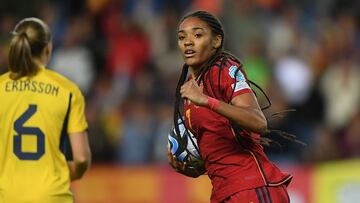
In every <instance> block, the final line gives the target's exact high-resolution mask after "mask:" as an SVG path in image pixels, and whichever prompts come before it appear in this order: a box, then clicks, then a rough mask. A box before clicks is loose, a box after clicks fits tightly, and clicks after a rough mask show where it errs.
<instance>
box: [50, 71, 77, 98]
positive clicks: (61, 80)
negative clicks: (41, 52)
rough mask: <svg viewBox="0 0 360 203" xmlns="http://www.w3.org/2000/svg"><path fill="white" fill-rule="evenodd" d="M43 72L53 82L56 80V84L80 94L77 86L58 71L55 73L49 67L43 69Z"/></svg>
mask: <svg viewBox="0 0 360 203" xmlns="http://www.w3.org/2000/svg"><path fill="white" fill-rule="evenodd" d="M44 73H45V75H46V76H47V77H49V78H50V79H52V80H53V81H54V82H56V83H57V84H58V85H60V86H62V87H63V88H65V89H67V90H69V91H70V92H72V93H76V94H81V91H80V89H79V87H78V86H77V85H76V84H75V83H74V82H73V81H71V80H70V79H68V78H67V77H65V76H63V75H61V74H60V73H57V72H55V71H53V70H49V69H46V70H44Z"/></svg>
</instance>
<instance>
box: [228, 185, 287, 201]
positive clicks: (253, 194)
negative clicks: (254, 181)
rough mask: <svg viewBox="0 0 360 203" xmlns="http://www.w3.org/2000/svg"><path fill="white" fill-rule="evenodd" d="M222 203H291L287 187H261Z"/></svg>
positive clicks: (238, 194) (234, 195) (237, 194)
mask: <svg viewBox="0 0 360 203" xmlns="http://www.w3.org/2000/svg"><path fill="white" fill-rule="evenodd" d="M221 203H290V198H289V195H288V193H287V190H286V185H284V184H282V185H279V186H276V187H259V188H255V189H250V190H244V191H240V192H237V193H235V194H233V195H231V196H230V197H228V198H226V199H225V200H224V201H222V202H221Z"/></svg>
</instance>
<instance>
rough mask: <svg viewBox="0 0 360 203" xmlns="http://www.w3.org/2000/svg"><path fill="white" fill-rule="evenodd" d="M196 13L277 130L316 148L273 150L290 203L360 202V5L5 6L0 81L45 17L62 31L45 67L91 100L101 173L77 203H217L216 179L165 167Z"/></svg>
mask: <svg viewBox="0 0 360 203" xmlns="http://www.w3.org/2000/svg"><path fill="white" fill-rule="evenodd" d="M197 9H203V10H208V11H210V12H212V13H214V14H216V15H217V16H218V17H219V19H220V20H221V21H222V23H223V25H224V28H225V33H226V36H225V47H226V49H227V50H229V51H231V52H232V53H234V54H235V55H236V56H238V57H239V58H240V59H241V60H242V62H243V64H244V68H245V70H246V72H247V74H248V77H249V79H250V80H252V81H254V82H255V83H257V84H258V85H260V86H261V87H262V88H263V89H264V90H265V92H266V93H267V94H268V96H269V98H270V100H271V102H272V106H271V108H270V109H268V110H266V111H265V114H266V115H267V117H268V119H269V127H270V128H272V129H280V130H284V131H286V132H289V133H292V134H295V135H297V136H298V138H299V139H300V140H302V141H303V142H305V143H307V146H302V145H299V144H296V143H295V144H294V143H291V142H288V141H287V140H284V139H281V138H279V137H278V136H277V135H276V134H274V135H273V134H271V135H270V136H271V137H272V138H273V139H274V140H276V141H277V142H278V143H279V144H280V145H273V146H271V147H267V148H266V149H265V150H266V152H267V154H268V155H269V157H270V158H271V159H272V160H273V161H274V162H276V163H277V164H279V166H280V168H281V169H282V170H284V171H289V172H291V173H292V174H293V175H294V180H293V183H292V185H291V186H290V188H289V189H290V196H291V199H292V202H295V203H308V202H313V203H332V202H341V203H343V202H352V203H353V202H360V161H359V160H360V159H359V157H360V52H359V51H360V1H357V0H317V1H312V0H302V1H296V0H293V1H290V0H251V1H249V0H76V1H72V0H32V1H28V0H2V1H1V2H0V73H4V72H6V71H7V52H8V43H9V38H10V34H9V32H10V31H11V30H12V29H13V27H14V25H15V24H16V22H17V21H19V20H20V19H22V18H24V17H30V16H35V17H39V18H41V19H43V20H44V21H45V22H47V23H48V24H49V26H50V27H51V30H52V32H53V43H54V50H53V57H52V60H51V62H50V63H49V64H48V67H49V68H50V69H53V70H55V71H57V72H59V73H61V74H63V75H65V76H66V77H68V78H69V79H71V80H72V81H74V82H75V83H77V84H78V85H79V87H80V88H81V90H82V92H83V94H84V95H85V97H86V104H87V107H86V115H87V119H88V122H89V136H90V144H91V149H92V153H93V165H92V168H91V170H90V171H89V173H88V174H87V175H86V176H85V177H84V179H83V180H81V181H79V182H76V183H74V184H73V190H74V194H75V199H76V202H79V203H103V202H106V203H107V202H110V203H112V202H116V203H117V202H120V203H140V202H142V203H165V202H172V203H188V202H189V203H205V202H209V198H210V191H211V184H210V182H209V180H208V178H207V177H206V176H204V177H201V178H199V179H189V178H185V177H182V176H181V175H179V174H176V173H175V172H173V171H172V169H171V168H170V167H169V166H168V165H167V157H166V144H167V134H168V131H169V129H170V128H171V126H172V124H171V123H172V112H173V101H174V92H175V86H176V83H177V80H178V77H179V75H180V71H181V67H182V59H181V56H180V54H179V52H178V50H177V34H176V31H177V25H178V22H179V20H180V19H181V17H182V16H183V15H184V14H186V13H187V12H189V11H193V10H197ZM256 92H257V93H258V94H257V95H258V96H259V97H258V100H259V102H260V105H261V106H265V105H266V104H267V103H266V100H265V97H264V96H262V95H261V94H260V92H258V91H257V90H256ZM289 109H296V111H295V112H293V111H290V112H288V113H285V114H280V115H277V114H276V113H277V112H282V111H285V110H289ZM274 114H275V115H274ZM276 115H277V116H276Z"/></svg>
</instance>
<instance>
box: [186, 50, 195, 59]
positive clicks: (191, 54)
mask: <svg viewBox="0 0 360 203" xmlns="http://www.w3.org/2000/svg"><path fill="white" fill-rule="evenodd" d="M195 54H196V52H195V51H194V50H192V49H186V50H185V52H184V56H185V58H191V57H193V56H195Z"/></svg>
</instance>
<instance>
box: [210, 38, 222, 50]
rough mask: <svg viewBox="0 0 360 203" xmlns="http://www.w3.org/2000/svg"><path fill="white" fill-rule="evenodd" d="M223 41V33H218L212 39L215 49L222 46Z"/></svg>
mask: <svg viewBox="0 0 360 203" xmlns="http://www.w3.org/2000/svg"><path fill="white" fill-rule="evenodd" d="M221 42H222V37H221V35H216V36H215V37H214V38H213V40H212V47H213V48H214V49H218V48H220V46H221Z"/></svg>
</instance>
